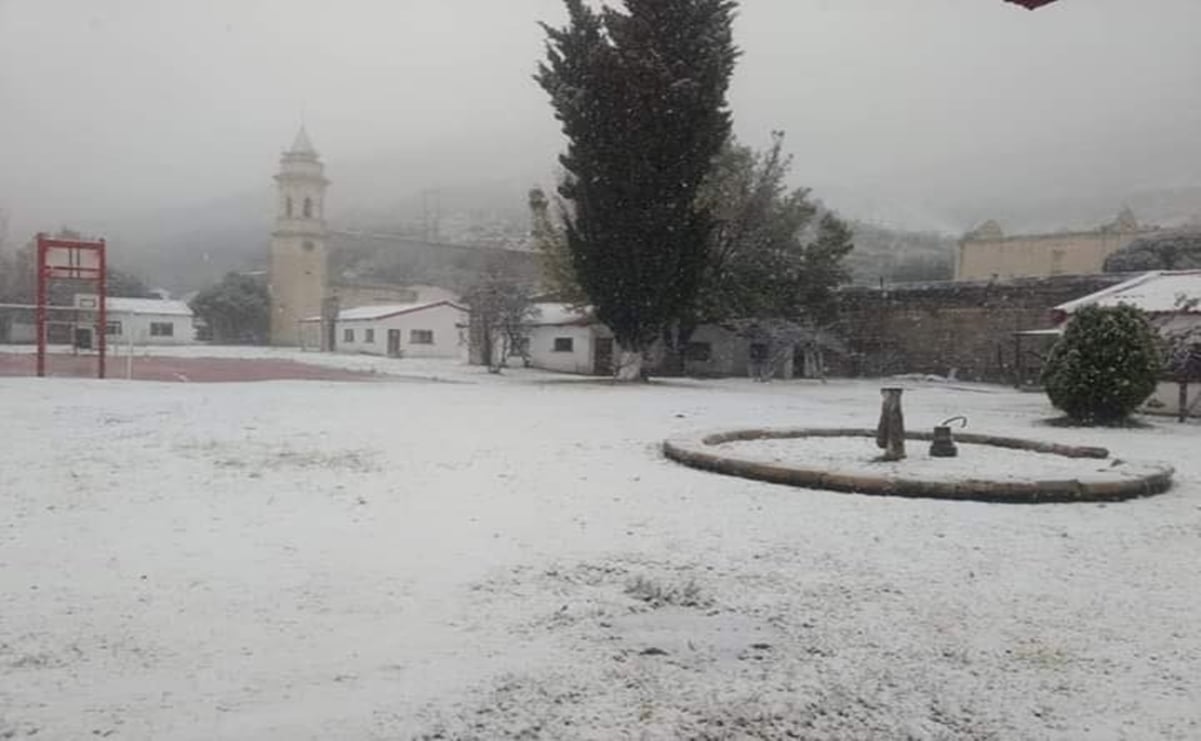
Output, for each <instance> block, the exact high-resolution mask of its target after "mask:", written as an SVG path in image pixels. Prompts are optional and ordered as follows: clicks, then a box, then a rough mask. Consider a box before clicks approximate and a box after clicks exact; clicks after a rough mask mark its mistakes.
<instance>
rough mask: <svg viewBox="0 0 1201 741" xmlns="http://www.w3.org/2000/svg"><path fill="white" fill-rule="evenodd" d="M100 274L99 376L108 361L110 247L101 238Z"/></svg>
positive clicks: (103, 372) (102, 374)
mask: <svg viewBox="0 0 1201 741" xmlns="http://www.w3.org/2000/svg"><path fill="white" fill-rule="evenodd" d="M99 244H100V275H99V276H98V278H99V280H98V284H99V289H100V301H99V302H98V303H99V304H100V306H99V307H98V308H99V309H100V312H99V316H100V318H99V320H98V322H97V323H98V324H99V326H98V327H97V334H98V335H99V336H100V367H99V369H98V370H99V374H98V375H99V377H100V378H104V376H105V364H106V363H107V361H108V357H107V356H108V255H107V253H108V249H107V248H106V246H105V242H104V240H103V239H101V240H100V242H99Z"/></svg>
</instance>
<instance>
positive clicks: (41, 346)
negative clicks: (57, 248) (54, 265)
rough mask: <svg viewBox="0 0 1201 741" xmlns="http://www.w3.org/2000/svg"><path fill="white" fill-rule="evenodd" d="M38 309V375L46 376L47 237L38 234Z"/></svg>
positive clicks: (35, 319) (36, 318) (36, 320)
mask: <svg viewBox="0 0 1201 741" xmlns="http://www.w3.org/2000/svg"><path fill="white" fill-rule="evenodd" d="M37 242H38V266H37V281H36V282H37V289H36V290H37V304H36V306H37V308H36V309H34V320H33V321H34V325H35V326H36V328H37V334H38V352H37V374H38V378H44V377H45V376H46V270H47V268H46V235H45V234H43V233H41V232H38V236H37Z"/></svg>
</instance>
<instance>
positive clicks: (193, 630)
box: [0, 348, 1201, 739]
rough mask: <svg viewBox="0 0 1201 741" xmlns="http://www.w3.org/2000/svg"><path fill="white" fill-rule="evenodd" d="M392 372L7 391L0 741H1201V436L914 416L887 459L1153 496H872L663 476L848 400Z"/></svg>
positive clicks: (978, 414)
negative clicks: (946, 429) (944, 462)
mask: <svg viewBox="0 0 1201 741" xmlns="http://www.w3.org/2000/svg"><path fill="white" fill-rule="evenodd" d="M205 350H207V351H210V352H212V351H213V349H212V348H172V349H171V352H172V353H176V352H185V351H186V352H196V353H199V352H201V351H205ZM156 352H157V351H156ZM230 352H231V353H232V352H241V353H244V354H250V353H266V354H268V355H270V356H272V357H279V356H286V355H287V351H268V350H265V349H238V350H230ZM297 355H302V356H304V357H305V358H307V359H317V358H321V359H323V360H324V361H325V362H331V363H333V362H344V363H350V364H357V363H359V362H371V363H374V362H377V361H378V362H384V361H386V360H387V359H375V358H358V357H353V356H317V355H315V354H311V355H310V354H299V353H298V354H297ZM392 362H393V364H394V365H393V367H394V368H398V369H399V368H406V367H407V368H410V370H408V371H403V370H401V371H399V372H397V373H396V375H397V376H399V377H401V378H404V377H406V376H407V382H403V383H389V382H382V383H372V384H340V383H327V382H282V381H281V382H265V383H257V384H214V385H200V384H155V383H137V382H124V381H108V382H100V381H89V380H69V379H14V378H6V379H0V408H3V409H4V410H5V412H6V419H7V420H9V422H8V424H9V427H8V432H9V434H8V435H6V438H5V444H4V447H3V452H2V453H0V456H2V457H0V508H2V509H3V511H4V512H5V513H6V526H5V527H3V528H0V591H2V593H3V594H4V595H5V598H4V607H3V610H2V611H0V667H2V668H3V669H4V671H3V673H2V674H0V736H4V735H6V734H11V735H12V736H13V737H17V738H20V737H23V736H24V735H26V734H30V733H33V732H35V731H36V732H37V736H36V737H37V738H41V739H74V738H84V737H88V738H90V737H93V736H111V737H113V738H172V739H193V738H194V739H210V738H255V739H296V738H355V739H359V738H363V739H366V738H410V737H421V736H423V735H431V736H432V735H437V734H439V733H440V734H442V735H443V736H444V737H446V738H500V737H514V736H519V735H522V734H524V735H525V737H528V738H535V737H544V738H598V739H600V738H604V739H608V738H622V737H638V738H676V737H688V736H691V737H710V738H722V737H733V738H738V737H747V736H752V737H754V736H758V737H781V736H786V735H787V734H788V733H795V734H797V735H801V736H807V737H811V738H832V737H836V738H897V737H912V738H961V737H975V738H984V737H997V738H1032V737H1037V738H1083V737H1088V738H1180V739H1185V738H1196V737H1198V736H1199V735H1201V622H1198V621H1197V620H1196V619H1195V616H1196V615H1197V614H1198V611H1199V610H1201V593H1199V591H1198V589H1197V588H1196V587H1197V563H1198V559H1199V557H1201V479H1199V477H1201V460H1199V459H1198V458H1197V456H1196V450H1197V449H1198V443H1199V442H1201V425H1196V424H1189V425H1178V424H1175V423H1170V422H1160V421H1155V422H1152V423H1151V425H1152V426H1151V427H1149V428H1147V429H1121V430H1118V429H1101V430H1087V429H1086V430H1080V429H1065V428H1060V427H1052V426H1047V425H1045V424H1043V422H1042V420H1043V419H1045V418H1046V417H1049V416H1051V415H1052V411H1051V410H1050V409H1049V408H1048V407H1047V405H1046V402H1045V400H1044V398H1043V397H1041V396H1039V395H1035V394H1021V393H1017V392H1012V391H1009V390H1005V389H1000V388H997V387H990V386H983V385H973V384H956V385H954V386H949V385H947V384H924V383H920V382H912V383H906V384H905V385H906V388H907V389H908V390H907V392H906V395H905V413H906V420H907V422H908V424H909V425H910V426H912V427H919V428H924V427H930V426H932V425H933V424H935V423H937V422H938V421H940V420H942V419H945V418H947V417H950V416H952V415H954V414H966V415H968V417H969V418H970V419H971V429H972V431H973V432H988V433H994V434H998V435H1010V436H1017V437H1030V438H1034V439H1045V440H1049V441H1057V442H1064V443H1072V444H1082V445H1102V446H1106V447H1109V448H1110V449H1111V450H1113V452H1114V454H1115V455H1118V456H1121V457H1129V458H1131V459H1149V460H1150V459H1165V460H1169V461H1171V462H1172V463H1173V464H1174V465H1176V466H1177V469H1178V471H1177V477H1176V478H1177V482H1178V483H1177V486H1176V487H1175V488H1174V489H1173V490H1171V491H1170V492H1168V493H1166V494H1163V495H1161V496H1158V497H1153V498H1148V499H1140V500H1134V501H1130V502H1125V503H1121V504H1110V505H1097V504H1076V505H1039V506H1013V505H1008V506H1007V505H992V504H981V503H971V502H945V501H934V500H906V499H892V498H884V497H865V496H856V495H850V494H835V493H826V492H817V491H806V490H797V489H791V488H787V487H779V486H772V485H768V484H761V483H757V482H753V481H746V480H742V479H736V478H730V477H724V476H717V475H713V474H708V473H704V472H701V471H695V470H692V469H689V468H685V467H682V466H679V465H676V464H673V463H671V462H669V461H666V460H665V459H663V457H662V455H661V454H660V451H659V447H658V445H659V443H660V441H661V440H663V439H665V438H668V437H675V436H680V435H685V434H691V433H693V432H696V431H699V430H711V429H722V428H731V427H748V426H755V427H768V426H786V427H795V426H854V427H864V426H869V427H870V426H871V425H872V424H873V423H874V421H875V416H876V415H877V414H878V410H879V392H878V384H875V383H870V382H832V383H829V384H826V385H822V384H818V383H809V382H803V381H798V382H775V383H769V384H756V383H751V382H748V381H742V380H727V381H706V382H698V381H679V382H661V383H655V384H650V385H638V384H636V385H630V386H616V385H612V384H608V383H604V382H598V381H595V380H591V381H576V380H574V379H571V380H570V381H569V382H563V383H559V382H556V381H555V379H554V378H553V377H551V376H550V375H549V374H541V373H532V372H526V371H522V370H512V371H509V372H507V373H506V374H505V375H504V376H501V377H500V378H496V377H492V376H489V375H488V374H487V373H486V372H484V371H482V370H480V369H475V368H468V367H465V366H460V365H457V364H453V363H443V364H442V365H441V366H437V365H435V364H433V363H425V364H418V365H410V364H409V361H392ZM422 377H429V378H438V379H440V380H443V381H457V382H455V383H434V382H429V383H425V382H419V379H421V378H422ZM961 460H963V461H967V460H975V457H972V458H968V457H966V456H965V458H963V459H961ZM989 465H992V463H990V464H989ZM998 465H999V464H998Z"/></svg>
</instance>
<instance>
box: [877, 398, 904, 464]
mask: <svg viewBox="0 0 1201 741" xmlns="http://www.w3.org/2000/svg"><path fill="white" fill-rule="evenodd" d="M902 391H903V389H899V388H882V389H880V395H881V396H882V397H884V403H883V405H882V406H881V408H880V424H879V425H878V426H877V427H876V445H877V446H878V447H879V448H880V449H882V450H883V451H884V454H883V455H882V456H880V457H881V459H882V460H886V461H899V460H901V459H903V458H904V457H905V417H904V415H903V414H901V392H902Z"/></svg>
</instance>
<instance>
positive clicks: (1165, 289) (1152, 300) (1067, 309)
mask: <svg viewBox="0 0 1201 741" xmlns="http://www.w3.org/2000/svg"><path fill="white" fill-rule="evenodd" d="M1188 300H1193V301H1201V270H1157V271H1154V272H1150V273H1146V274H1144V275H1140V276H1138V277H1137V278H1132V279H1130V280H1128V281H1126V282H1124V283H1119V284H1117V285H1116V286H1110V287H1109V288H1106V289H1104V290H1101V291H1097V292H1096V293H1090V294H1089V295H1087V296H1084V297H1083V298H1078V299H1076V300H1075V301H1068V302H1067V303H1065V304H1060V305H1059V306H1056V307H1055V311H1056V312H1063V313H1064V314H1071V313H1072V312H1074V311H1076V310H1077V309H1080V308H1081V307H1084V306H1091V305H1096V306H1118V305H1119V304H1125V305H1127V306H1133V307H1135V308H1136V309H1141V310H1143V311H1145V312H1147V313H1149V314H1174V313H1180V312H1185V311H1194V312H1195V311H1198V310H1201V307H1198V306H1194V307H1193V308H1191V309H1187V308H1183V307H1182V306H1181V302H1182V301H1188Z"/></svg>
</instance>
